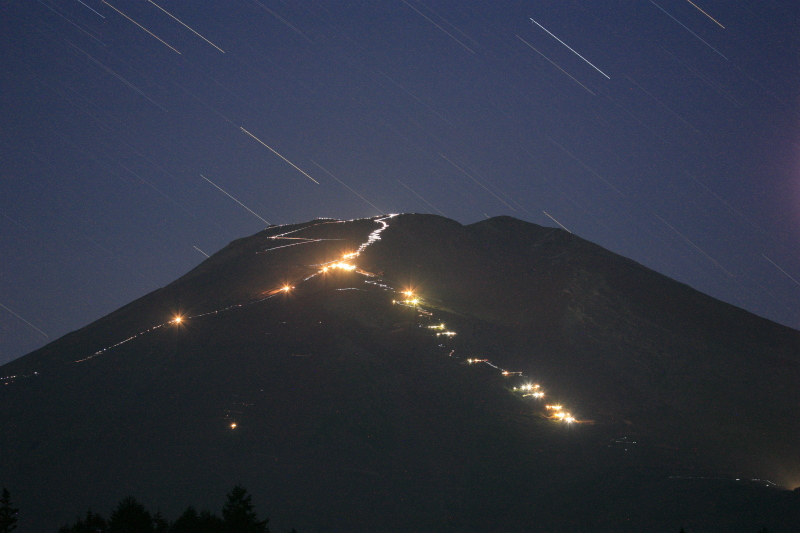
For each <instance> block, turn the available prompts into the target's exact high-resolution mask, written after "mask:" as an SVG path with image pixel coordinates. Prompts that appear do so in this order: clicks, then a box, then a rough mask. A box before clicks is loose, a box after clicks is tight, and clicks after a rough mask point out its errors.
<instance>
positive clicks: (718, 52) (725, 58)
mask: <svg viewBox="0 0 800 533" xmlns="http://www.w3.org/2000/svg"><path fill="white" fill-rule="evenodd" d="M650 3H651V4H653V5H654V6H656V7H657V8H658V9H660V10H661V11H663V12H664V14H666V15H667V16H668V17H669V18H671V19H672V20H674V21H675V22H677V23H678V24H680V25H681V26H683V29H685V30H686V31H688V32H689V33H691V34H692V35H694V36H695V37H696V38H697V39H699V40H700V42H702V43H703V44H704V45H706V46H708V47H709V48H711V49H712V50H714V51H715V52H716V53H717V54H719V56H720V57H721V58H722V59H724V60H725V61H728V58H727V57H725V56H724V55H722V53H721V52H720V51H719V50H717V49H716V48H714V47H713V46H711V45H710V44H708V43H707V42H705V41H704V40H703V38H702V37H700V36H699V35H697V34H696V33H695V32H693V31H692V30H690V29H689V28H687V27H686V25H685V24H684V23H683V22H681V21H680V20H678V19H676V18H675V17H673V16H672V15H670V14H669V13H668V12H667V11H666V10H665V9H664V8H663V7H661V6H660V5H658V4H656V3H655V2H653V0H650Z"/></svg>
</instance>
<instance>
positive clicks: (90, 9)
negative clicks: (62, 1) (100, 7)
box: [78, 0, 105, 19]
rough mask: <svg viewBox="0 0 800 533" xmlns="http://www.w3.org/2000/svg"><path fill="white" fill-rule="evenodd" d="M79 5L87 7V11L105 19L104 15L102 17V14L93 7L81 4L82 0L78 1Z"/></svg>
mask: <svg viewBox="0 0 800 533" xmlns="http://www.w3.org/2000/svg"><path fill="white" fill-rule="evenodd" d="M78 3H79V4H80V5H82V6H83V7H85V8H86V9H88V10H89V11H91V12H92V13H94V14H95V15H97V16H98V17H100V18H103V19H104V18H105V17H104V16H103V15H101V14H100V13H98V12H97V11H95V10H94V9H92V8H91V7H89V6H87V5H86V4H84V3H83V2H81V0H78Z"/></svg>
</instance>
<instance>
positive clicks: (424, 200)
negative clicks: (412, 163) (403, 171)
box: [397, 180, 447, 217]
mask: <svg viewBox="0 0 800 533" xmlns="http://www.w3.org/2000/svg"><path fill="white" fill-rule="evenodd" d="M397 183H399V184H400V185H402V186H403V187H405V188H406V189H408V190H409V191H411V192H412V193H414V196H416V197H417V198H419V199H420V200H422V201H423V202H425V203H426V204H428V205H429V206H431V207H433V208H434V209H435V210H436V211H437V212H438V213H439V214H440V215H442V216H443V217H445V216H447V215H445V214H444V213H442V212H441V211H439V209H438V208H437V207H436V206H435V205H433V204H432V203H430V202H429V201H428V200H426V199H425V198H423V197H422V196H420V195H419V194H417V193H416V192H415V191H414V189H412V188H411V187H409V186H408V185H406V184H405V183H403V182H402V181H400V180H397Z"/></svg>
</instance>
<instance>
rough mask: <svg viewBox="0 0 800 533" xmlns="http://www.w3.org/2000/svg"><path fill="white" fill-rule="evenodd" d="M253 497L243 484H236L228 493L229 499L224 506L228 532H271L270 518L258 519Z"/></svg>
mask: <svg viewBox="0 0 800 533" xmlns="http://www.w3.org/2000/svg"><path fill="white" fill-rule="evenodd" d="M252 499H253V497H252V496H250V495H249V494H248V493H247V489H245V488H244V487H243V486H241V485H236V486H235V487H233V489H232V490H231V491H230V492H229V493H228V501H227V502H225V506H224V507H223V508H222V518H223V519H224V520H225V530H226V531H227V532H228V533H269V529H268V528H267V522H269V519H267V520H259V519H258V516H257V515H256V512H255V511H254V510H253V504H252Z"/></svg>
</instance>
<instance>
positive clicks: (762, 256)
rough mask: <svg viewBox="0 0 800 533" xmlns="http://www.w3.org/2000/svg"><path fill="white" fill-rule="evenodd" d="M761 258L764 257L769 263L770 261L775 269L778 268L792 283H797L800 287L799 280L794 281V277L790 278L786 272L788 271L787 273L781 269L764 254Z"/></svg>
mask: <svg viewBox="0 0 800 533" xmlns="http://www.w3.org/2000/svg"><path fill="white" fill-rule="evenodd" d="M761 257H763V258H764V259H766V260H767V261H769V262H770V263H772V264H773V265H774V266H775V268H777V269H778V270H780V271H781V272H783V273H784V274H786V277H787V278H789V279H790V280H792V281H794V282H795V283H797V284H798V285H800V281H797V280H796V279H794V278H793V277H792V276H790V275H789V273H788V272H786V271H785V270H784V269H782V268H781V267H779V266H778V265H777V264H776V263H775V261H773V260H772V259H770V258H769V257H767V256H766V255H764V254H761Z"/></svg>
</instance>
